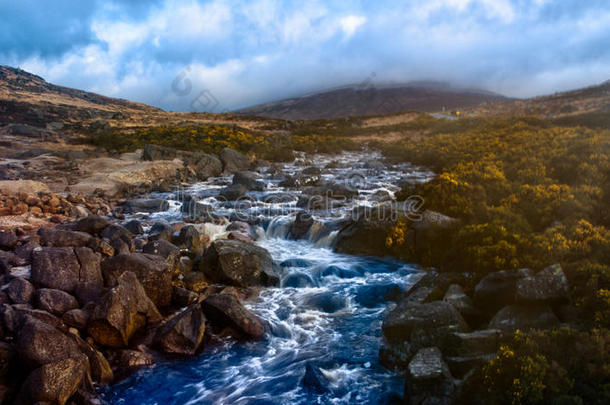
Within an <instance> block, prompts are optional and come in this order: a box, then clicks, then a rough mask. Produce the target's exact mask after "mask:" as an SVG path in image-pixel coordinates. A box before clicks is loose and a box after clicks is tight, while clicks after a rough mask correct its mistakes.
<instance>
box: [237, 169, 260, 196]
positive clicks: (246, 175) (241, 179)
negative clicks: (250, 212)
mask: <svg viewBox="0 0 610 405" xmlns="http://www.w3.org/2000/svg"><path fill="white" fill-rule="evenodd" d="M258 179H259V176H258V174H257V173H254V172H245V171H242V172H236V173H235V174H234V175H233V184H239V185H242V186H244V187H245V188H246V189H247V190H250V191H263V190H265V188H266V185H265V183H263V182H262V181H259V180H258Z"/></svg>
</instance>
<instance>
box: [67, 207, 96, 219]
mask: <svg viewBox="0 0 610 405" xmlns="http://www.w3.org/2000/svg"><path fill="white" fill-rule="evenodd" d="M89 215H91V211H89V210H88V209H87V207H85V206H84V205H81V204H78V205H74V206H73V207H72V208H70V216H71V217H73V218H86V217H88V216H89Z"/></svg>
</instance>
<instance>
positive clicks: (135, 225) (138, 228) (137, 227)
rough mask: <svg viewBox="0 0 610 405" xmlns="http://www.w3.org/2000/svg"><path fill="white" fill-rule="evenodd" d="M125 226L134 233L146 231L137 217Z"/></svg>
mask: <svg viewBox="0 0 610 405" xmlns="http://www.w3.org/2000/svg"><path fill="white" fill-rule="evenodd" d="M123 227H124V228H125V229H127V230H128V231H129V232H131V233H132V234H134V235H142V234H143V233H144V227H143V226H142V223H141V222H140V221H138V220H137V219H132V220H131V221H129V222H127V223H126V224H124V225H123Z"/></svg>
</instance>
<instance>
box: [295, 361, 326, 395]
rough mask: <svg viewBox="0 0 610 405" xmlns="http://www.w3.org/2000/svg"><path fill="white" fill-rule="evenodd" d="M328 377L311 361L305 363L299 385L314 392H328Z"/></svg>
mask: <svg viewBox="0 0 610 405" xmlns="http://www.w3.org/2000/svg"><path fill="white" fill-rule="evenodd" d="M328 384H329V382H328V379H327V378H326V377H325V376H324V374H322V372H321V371H320V369H319V368H318V367H316V366H314V365H312V364H311V363H307V364H306V365H305V374H303V377H302V378H301V385H302V386H303V387H304V388H305V389H307V390H309V391H313V392H314V393H316V394H323V393H325V392H328V391H329V389H328Z"/></svg>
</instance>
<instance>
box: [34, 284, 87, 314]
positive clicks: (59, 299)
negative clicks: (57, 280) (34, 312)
mask: <svg viewBox="0 0 610 405" xmlns="http://www.w3.org/2000/svg"><path fill="white" fill-rule="evenodd" d="M36 308H38V309H42V310H43V311H47V312H50V313H52V314H54V315H57V316H62V315H63V314H64V313H65V312H67V311H70V310H71V309H76V308H78V301H76V298H74V297H73V296H71V295H70V294H68V293H67V292H64V291H61V290H53V289H49V288H41V289H40V290H38V291H36Z"/></svg>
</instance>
